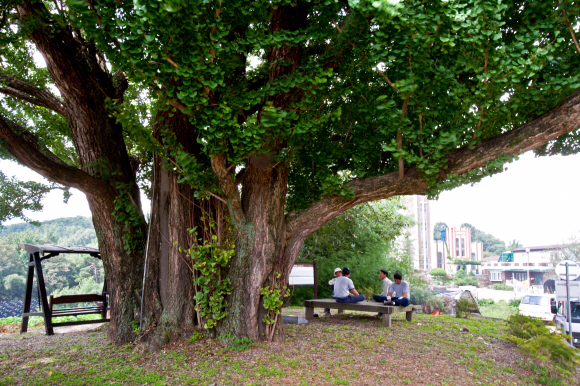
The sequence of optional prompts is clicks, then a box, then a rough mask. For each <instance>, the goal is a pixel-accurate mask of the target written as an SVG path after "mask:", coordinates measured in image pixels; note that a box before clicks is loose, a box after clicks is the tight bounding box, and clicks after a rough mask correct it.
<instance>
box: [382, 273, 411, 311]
mask: <svg viewBox="0 0 580 386" xmlns="http://www.w3.org/2000/svg"><path fill="white" fill-rule="evenodd" d="M393 277H394V279H395V282H394V283H392V284H391V286H390V287H389V293H388V294H387V300H385V304H386V305H387V306H402V307H407V306H408V305H409V304H411V289H410V287H409V283H407V282H406V281H403V275H401V274H400V273H399V272H397V273H395V274H394V275H393Z"/></svg>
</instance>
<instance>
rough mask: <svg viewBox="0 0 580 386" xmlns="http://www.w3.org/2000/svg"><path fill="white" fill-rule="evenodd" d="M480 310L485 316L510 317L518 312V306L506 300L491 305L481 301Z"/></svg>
mask: <svg viewBox="0 0 580 386" xmlns="http://www.w3.org/2000/svg"><path fill="white" fill-rule="evenodd" d="M479 311H480V312H481V315H483V316H490V317H493V318H500V319H508V318H509V317H510V316H512V315H516V314H517V313H518V308H517V307H513V306H510V305H509V303H507V302H506V301H505V300H500V301H499V302H497V303H494V304H490V305H481V303H480V307H479Z"/></svg>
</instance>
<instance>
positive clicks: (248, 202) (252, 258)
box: [212, 154, 288, 340]
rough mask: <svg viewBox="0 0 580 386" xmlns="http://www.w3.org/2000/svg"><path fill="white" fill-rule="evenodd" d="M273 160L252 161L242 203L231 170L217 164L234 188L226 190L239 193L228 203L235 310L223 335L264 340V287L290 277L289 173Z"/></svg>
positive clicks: (246, 173) (232, 308)
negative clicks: (279, 277) (287, 252)
mask: <svg viewBox="0 0 580 386" xmlns="http://www.w3.org/2000/svg"><path fill="white" fill-rule="evenodd" d="M272 160H273V156H272V155H266V154H262V155H260V156H252V157H250V159H249V161H248V163H247V166H246V168H245V170H244V172H243V181H242V184H243V188H242V195H241V200H238V199H236V198H235V197H236V194H235V191H232V188H233V189H235V190H237V188H236V187H235V182H234V181H233V178H232V176H230V175H228V172H227V170H226V169H225V163H224V162H223V161H224V159H223V158H220V157H217V158H216V159H215V160H212V164H213V166H214V170H216V173H217V174H218V176H220V177H222V178H224V177H225V178H226V180H225V184H226V185H227V186H228V187H229V188H226V190H228V191H229V193H230V194H231V193H234V198H233V199H230V200H229V202H228V205H229V208H230V210H229V213H230V216H231V218H232V222H233V225H234V229H235V237H236V254H235V257H234V259H233V261H232V262H231V266H230V272H229V279H230V280H231V282H232V293H231V296H230V298H229V304H230V306H229V308H228V315H227V316H226V318H225V320H224V322H223V324H222V326H221V328H220V334H222V333H223V334H228V333H230V334H232V335H233V336H236V337H249V338H251V339H255V340H258V339H263V338H264V337H265V336H264V334H265V333H266V325H265V324H264V323H263V321H262V317H263V316H264V313H265V310H264V308H263V306H262V300H261V295H260V289H261V288H263V287H266V286H269V285H270V284H271V283H272V281H273V280H274V275H275V273H276V272H280V273H281V274H282V277H283V278H285V277H286V276H287V275H286V272H284V270H285V269H286V267H287V264H284V261H283V259H284V256H285V255H284V249H285V243H286V235H285V225H284V224H285V220H284V205H285V201H286V193H287V186H288V169H287V168H286V167H285V166H280V167H278V168H272V166H271V164H272ZM230 197H231V196H230ZM282 281H283V280H282Z"/></svg>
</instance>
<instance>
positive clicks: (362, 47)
mask: <svg viewBox="0 0 580 386" xmlns="http://www.w3.org/2000/svg"><path fill="white" fill-rule="evenodd" d="M4 3H5V4H7V5H6V8H5V11H4V12H3V15H4V19H5V20H7V21H11V20H12V21H15V24H17V25H18V28H16V27H14V26H11V25H10V23H7V24H5V25H6V27H5V28H4V29H3V30H2V31H3V33H4V35H2V38H3V39H10V38H11V37H12V38H13V41H12V42H11V44H12V45H14V46H16V45H17V44H19V43H18V42H19V40H18V39H17V37H19V38H26V39H27V41H30V42H32V43H33V44H34V46H35V48H36V49H37V50H39V51H40V52H41V53H42V54H43V55H44V58H45V60H46V62H47V71H44V72H43V71H41V70H40V69H37V70H35V71H32V72H31V71H27V72H24V73H19V72H18V68H30V66H31V64H30V61H29V59H28V60H27V61H25V62H26V63H24V64H19V65H13V64H4V62H3V64H2V66H3V67H2V68H1V69H0V71H1V75H0V76H2V79H3V80H4V83H5V84H6V86H7V87H5V88H2V89H0V91H1V92H3V93H4V94H7V95H9V96H10V98H12V99H11V100H12V101H11V102H4V104H3V107H2V109H3V110H2V111H3V117H2V118H0V136H1V137H2V138H4V139H5V145H4V146H5V148H6V149H8V153H7V154H10V157H13V158H15V159H17V160H19V161H20V162H21V163H23V164H25V165H27V166H29V167H31V168H32V169H35V170H37V171H39V172H41V174H43V173H44V174H43V175H45V176H47V177H48V178H49V179H51V180H53V181H55V182H57V183H59V184H62V185H64V186H74V187H78V188H79V189H81V190H83V191H85V192H86V193H87V195H88V196H89V202H93V204H92V206H91V208H92V209H93V216H94V218H95V225H96V227H97V228H98V229H102V231H101V232H97V233H98V235H99V242H100V243H102V245H105V246H106V245H108V247H106V248H105V249H106V252H105V253H104V254H103V256H104V262H105V271H106V273H107V275H108V276H109V277H111V278H113V279H112V280H113V284H114V286H116V288H117V290H116V291H117V295H116V297H115V301H114V302H112V307H113V309H115V307H117V310H122V312H121V313H120V314H119V316H118V317H117V318H116V319H114V320H115V321H114V322H113V323H111V325H112V326H111V327H110V334H111V335H110V336H111V338H112V339H116V340H117V341H123V340H127V339H128V337H129V336H130V328H128V327H127V326H129V325H130V321H131V320H132V319H135V318H136V314H137V313H138V312H136V311H138V307H137V306H138V302H137V300H135V299H136V298H138V296H137V295H135V293H134V292H135V291H134V290H135V289H142V287H141V284H138V283H137V282H138V279H137V277H138V276H139V272H141V273H142V271H141V270H142V269H143V264H144V261H143V253H142V252H143V251H144V250H148V252H149V253H148V256H149V257H148V258H150V259H151V260H150V261H149V262H147V269H146V278H147V280H146V281H145V284H146V289H145V290H144V292H143V293H144V299H143V300H144V302H145V307H144V308H143V310H142V311H143V313H144V318H143V320H144V322H143V326H142V331H148V332H151V333H152V334H153V335H147V334H146V333H145V332H144V335H147V336H159V334H157V335H155V332H156V331H157V332H159V331H161V330H163V331H177V330H179V329H182V328H186V327H188V326H191V325H193V324H195V323H199V324H200V325H201V326H205V327H206V329H207V330H211V331H214V332H217V334H218V336H229V337H249V338H252V339H261V338H267V339H275V338H276V337H278V336H282V334H276V332H279V331H280V330H279V328H280V322H279V318H278V317H277V312H278V308H279V305H280V304H281V303H282V302H283V299H284V296H283V295H284V285H285V284H286V283H287V281H288V274H289V271H290V269H291V267H292V265H293V264H294V262H295V260H296V257H297V256H298V253H299V251H300V249H301V247H302V244H303V243H304V240H305V239H306V238H307V237H308V236H309V235H310V234H311V233H312V232H314V231H315V230H316V229H318V228H320V227H321V226H322V225H323V224H325V223H326V222H327V221H329V220H330V219H332V218H333V217H335V216H337V215H339V214H340V213H343V212H344V211H346V210H347V209H349V208H351V207H353V206H355V205H358V204H361V203H365V202H370V201H374V200H379V199H383V198H389V197H392V196H397V195H408V194H429V195H432V196H436V195H437V194H438V192H440V191H441V190H444V189H450V188H453V187H455V186H457V185H460V184H464V183H469V182H474V181H477V180H479V179H481V178H483V177H484V176H486V175H490V174H493V173H497V172H500V171H502V170H503V165H504V164H505V163H506V162H509V161H511V160H512V159H513V158H514V157H517V156H518V155H519V154H521V153H522V152H525V151H529V150H535V151H536V152H537V153H538V154H544V155H546V154H570V153H574V152H576V151H577V150H578V139H579V138H578V135H579V133H578V128H579V126H580V105H579V102H580V93H579V92H577V90H578V89H579V88H580V78H579V75H580V66H579V64H580V46H579V45H578V41H577V37H576V35H577V34H578V12H579V8H578V4H577V3H576V2H571V1H507V0H505V1H498V0H495V1H475V0H465V1H418V0H408V1H401V2H395V1H385V0H379V1H366V0H350V1H346V0H312V1H295V0H282V1H236V0H231V1H230V0H229V1H225V0H224V1H215V0H212V1H209V0H204V1H185V0H171V1H169V0H161V1H158V0H139V1H137V0H135V1H124V0H86V1H81V0H69V1H68V2H67V3H64V4H62V3H60V2H59V0H56V1H55V2H40V1H30V0H18V1H12V2H10V3H8V2H7V1H4ZM12 52H13V51H10V52H9V53H7V54H5V55H4V56H3V60H7V62H6V63H12V62H14V63H16V62H18V61H19V60H20V61H22V60H23V59H22V58H21V57H18V56H17V55H16V56H15V55H13V54H12ZM5 57H6V58H8V57H9V58H8V59H4V58H5ZM65 59H66V61H68V62H67V63H64V61H65ZM10 61H12V62H10ZM75 65H76V66H77V67H78V68H79V69H78V70H71V68H73V67H74V66H75ZM74 68H76V67H74ZM67 69H68V70H67ZM81 70H82V71H84V72H83V73H81ZM127 79H128V80H129V81H130V84H131V85H132V86H131V87H130V88H129V89H128V90H129V91H125V90H127V87H126V86H127V85H126V83H127ZM19 82H21V83H19ZM50 82H52V83H53V84H55V85H56V87H57V88H58V89H59V91H60V97H56V96H54V95H52V94H49V93H48V92H47V91H45V90H46V84H47V83H50ZM35 83H36V84H37V85H38V88H39V89H43V92H45V93H47V94H49V95H45V94H42V95H41V94H40V93H39V92H37V93H36V94H34V93H33V92H32V91H27V90H30V89H26V88H25V86H23V85H22V84H28V85H31V84H32V85H34V84H35ZM38 83H41V84H38ZM18 85H20V86H18ZM6 89H10V90H9V91H6ZM128 92H129V94H127V93H128ZM145 94H146V95H147V97H143V96H144V95H145ZM6 100H8V99H6ZM15 101H18V102H15ZM32 105H34V106H35V107H34V109H33V108H32V107H31V106H32ZM145 105H146V109H147V112H146V113H142V112H141V111H140V108H144V106H145ZM8 106H13V107H11V108H9V107H8ZM75 106H77V107H75ZM78 106H80V107H78ZM95 107H98V111H95ZM39 109H40V110H41V111H45V110H47V109H48V110H50V111H53V112H54V113H52V114H58V115H60V116H63V117H64V118H65V120H66V122H61V121H58V122H56V123H59V122H60V124H56V123H55V125H54V127H52V126H51V124H50V123H51V122H50V121H47V120H46V118H43V119H40V118H42V117H39V116H38V114H41V113H38V112H37V110H39ZM33 110H34V111H33ZM15 111H18V112H19V113H15ZM89 111H90V112H92V114H93V115H90V114H88V113H87V112H89ZM24 112H27V114H37V115H35V117H36V118H38V119H28V120H26V119H24V118H23V116H26V114H24ZM63 112H64V114H63ZM91 116H92V117H94V119H92V120H91V119H89V117H91ZM138 118H141V119H138ZM37 121H38V122H43V123H42V124H41V125H39V126H38V128H36V126H34V124H31V122H37ZM19 122H20V123H19ZM26 125H28V126H29V127H28V128H25V127H24V126H26ZM99 125H100V126H99ZM36 130H39V131H41V132H42V133H43V135H45V136H46V137H42V138H39V137H38V136H37V137H36V138H34V134H35V131H36ZM19 133H26V134H25V135H22V134H19ZM57 135H60V136H63V137H66V138H67V140H68V141H71V142H72V143H73V144H74V149H69V152H70V153H72V154H73V155H74V156H73V157H70V159H73V160H74V161H70V160H69V159H66V160H63V158H62V157H63V153H64V150H66V149H63V148H62V144H61V145H60V147H58V144H57V143H55V141H54V140H50V139H49V138H54V137H53V136H57ZM35 141H36V142H35ZM21 143H25V144H22V145H21ZM26 144H27V145H26ZM34 144H36V145H37V146H36V147H35V146H33V145H34ZM23 146H28V147H27V148H26V149H24V147H23ZM53 147H54V149H53ZM59 152H60V153H59ZM57 153H58V154H57ZM152 153H154V155H153V157H151V154H152ZM35 154H36V155H38V157H37V158H39V157H40V156H41V155H42V156H43V157H48V159H49V160H50V161H51V162H54V163H55V164H56V163H58V164H59V165H60V164H62V163H64V164H63V165H62V166H59V168H62V170H63V171H65V170H66V171H67V172H66V173H64V172H63V173H57V171H56V170H60V169H51V170H45V169H43V164H42V162H41V161H39V160H38V159H32V158H33V156H34V155H35ZM133 158H137V161H140V162H141V168H137V166H136V165H138V164H139V162H137V161H136V162H133V163H132V162H131V159H133ZM151 161H152V162H151ZM131 165H133V166H131ZM143 165H145V166H147V165H151V170H152V173H150V174H148V173H145V174H143V173H141V174H139V172H137V170H143V169H142V168H143ZM146 171H147V172H148V169H146ZM140 175H144V178H150V181H151V191H152V198H153V207H154V210H153V213H152V217H151V221H150V228H149V229H150V230H149V234H150V243H149V244H148V247H147V246H146V245H145V242H144V240H145V238H144V234H145V233H147V232H144V229H145V226H146V224H145V219H143V218H142V215H140V214H141V209H140V207H139V202H138V200H137V199H136V194H135V192H136V189H137V186H138V183H139V178H140V177H139V176H140ZM149 176H150V177H149ZM102 197H107V199H106V200H105V199H103V198H102ZM91 200H92V201H91ZM97 203H100V204H99V205H97ZM481 204H482V205H485V203H481ZM111 213H112V214H111ZM100 222H102V223H106V224H109V227H108V228H106V227H105V228H104V227H103V226H102V225H99V224H100ZM187 229H191V231H187ZM151 240H152V242H151ZM147 248H148V249H147ZM126 255H128V256H132V257H131V258H129V259H128V258H126ZM192 276H193V280H192V279H191V278H192ZM127 278H130V280H128V279H127ZM137 292H139V291H137ZM115 302H116V303H115ZM113 312H116V311H113Z"/></svg>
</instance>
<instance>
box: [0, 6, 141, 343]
mask: <svg viewBox="0 0 580 386" xmlns="http://www.w3.org/2000/svg"><path fill="white" fill-rule="evenodd" d="M16 9H17V12H18V17H19V18H20V21H21V23H22V24H23V25H24V26H28V25H32V28H30V29H29V30H28V37H29V39H30V40H31V42H32V43H33V44H34V45H35V46H36V49H37V50H38V51H39V52H40V53H41V54H42V55H43V57H44V59H45V61H46V65H47V69H48V72H49V74H50V77H51V78H52V81H53V82H54V84H55V85H56V87H57V88H58V90H59V91H60V94H61V96H62V99H60V98H57V97H56V96H53V95H51V94H50V93H48V92H46V91H43V90H40V89H38V88H36V87H34V86H33V85H30V84H28V83H26V82H23V81H19V80H18V79H17V78H16V77H14V76H12V75H13V74H3V76H2V77H3V79H4V81H5V82H6V83H7V84H8V86H9V87H7V88H3V89H1V90H0V92H2V93H4V94H7V95H11V96H12V97H15V98H18V99H21V100H23V101H25V102H28V103H32V104H35V105H38V106H41V107H44V108H48V109H50V110H53V111H55V112H56V113H58V114H61V115H63V116H64V117H65V118H66V119H67V120H68V122H69V128H70V132H71V139H72V142H73V143H74V146H75V149H76V152H77V154H78V159H79V163H80V169H79V168H75V167H71V166H68V165H66V164H65V163H64V162H62V161H61V160H60V159H59V158H58V157H57V156H56V155H54V154H52V153H51V152H50V151H49V150H48V149H46V148H43V147H42V146H40V145H39V141H38V140H37V138H35V137H34V135H33V134H32V133H30V132H28V131H26V130H25V129H24V128H22V127H20V126H18V125H17V124H16V123H14V122H10V121H9V120H7V119H4V118H2V117H0V137H1V138H3V139H5V140H6V143H5V146H6V148H7V149H8V151H9V152H10V153H11V154H12V155H13V156H14V157H15V158H16V159H17V160H18V161H19V162H20V163H21V164H23V165H25V166H27V167H29V168H31V169H32V170H34V171H36V172H38V173H39V174H41V175H42V176H44V177H46V178H48V179H50V180H52V181H55V182H58V183H61V184H63V185H66V186H70V187H74V188H77V189H79V190H81V191H82V192H84V193H85V194H86V196H87V200H88V202H89V206H90V209H91V212H92V214H93V224H94V227H95V231H96V234H97V239H98V241H99V248H100V251H101V255H102V258H103V259H102V260H103V264H104V268H105V274H106V277H107V280H108V283H109V296H110V304H111V315H110V318H111V323H110V325H109V330H108V334H107V335H108V338H109V339H110V340H111V341H113V342H115V343H117V344H121V343H124V342H127V341H129V340H130V339H131V338H132V336H133V334H132V331H131V322H132V321H133V320H135V317H136V315H138V310H139V303H138V301H137V297H135V296H134V292H133V291H134V289H136V288H140V286H141V278H142V273H143V254H142V251H141V250H139V248H140V246H141V245H143V237H144V235H145V229H146V227H145V221H144V218H143V214H142V212H141V204H140V195H139V189H138V187H137V184H136V180H135V171H134V170H133V169H132V167H131V163H130V160H129V155H128V154H127V150H126V147H125V143H124V140H123V134H122V127H121V125H120V124H118V123H117V122H116V120H115V118H113V117H111V116H110V114H108V111H107V107H106V103H105V102H106V99H107V98H111V99H112V98H119V97H120V96H122V94H123V92H124V89H123V87H115V83H114V81H113V79H112V76H111V74H110V73H109V72H108V71H107V69H106V67H105V63H104V61H103V60H102V57H101V56H100V55H99V53H98V52H97V51H96V49H95V47H94V45H92V44H90V43H89V42H86V41H84V40H83V39H82V37H81V34H80V32H79V31H75V30H74V29H73V28H71V27H70V26H67V27H61V26H59V24H58V23H55V22H53V21H52V20H51V17H50V13H49V12H48V10H47V9H46V8H45V6H44V5H43V4H42V3H39V2H28V1H23V2H22V3H20V5H18V6H17V7H16ZM121 84H122V82H121ZM116 200H125V201H126V202H127V203H128V204H129V203H130V204H129V205H132V206H133V209H132V211H135V213H137V217H138V218H140V219H141V220H136V221H135V220H134V221H133V222H132V223H130V224H129V223H127V222H126V221H124V220H122V219H118V218H119V217H116V216H115V213H116V207H115V202H116ZM127 240H130V241H131V243H132V245H133V249H132V250H131V251H129V252H128V251H127V250H125V246H126V242H127Z"/></svg>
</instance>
